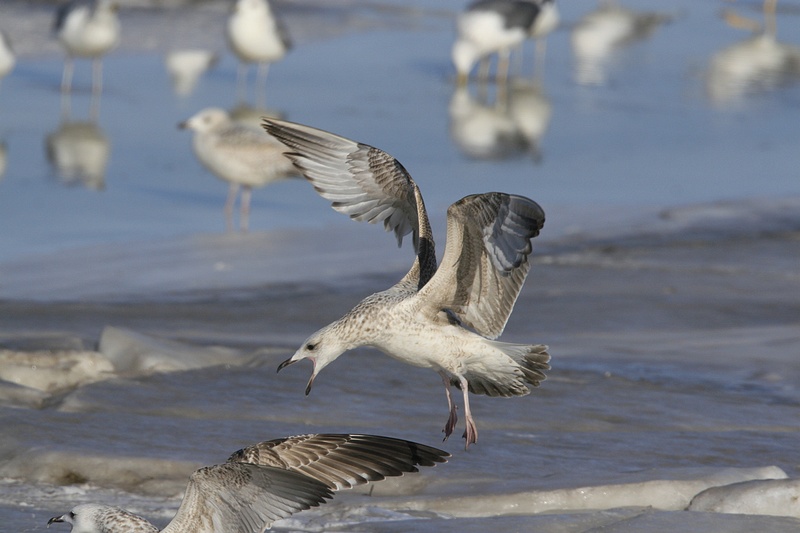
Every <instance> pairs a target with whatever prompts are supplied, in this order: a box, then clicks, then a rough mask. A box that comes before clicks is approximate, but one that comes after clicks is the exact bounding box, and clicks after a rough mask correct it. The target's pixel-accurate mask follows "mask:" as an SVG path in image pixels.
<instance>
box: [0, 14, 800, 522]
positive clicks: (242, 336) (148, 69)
mask: <svg viewBox="0 0 800 533" xmlns="http://www.w3.org/2000/svg"><path fill="white" fill-rule="evenodd" d="M121 4H122V6H121V10H120V17H121V19H122V24H123V42H122V45H121V47H120V48H119V49H118V50H116V51H114V52H112V53H111V54H109V55H108V56H107V57H106V59H105V84H104V91H103V94H102V97H101V99H100V101H99V108H98V109H99V113H98V114H97V117H96V120H92V119H91V116H90V106H91V95H90V90H89V81H88V80H89V71H88V66H86V65H84V64H80V63H79V65H78V69H77V72H76V78H75V82H74V86H75V92H74V94H73V95H72V97H71V99H70V100H69V102H68V103H69V104H70V107H69V109H67V108H66V107H65V104H66V103H65V102H62V101H61V98H60V95H59V91H58V88H59V84H60V77H61V67H62V57H61V52H60V50H59V48H58V46H57V43H55V41H54V40H53V39H52V37H51V36H50V35H49V33H48V31H49V27H50V23H51V18H52V7H51V6H49V5H48V4H47V3H37V2H16V1H8V2H5V1H4V2H3V3H2V5H0V27H1V28H2V29H3V30H5V31H7V32H8V33H9V34H10V36H11V38H12V40H13V42H14V45H15V50H16V51H17V53H18V54H19V58H18V63H17V66H16V68H15V70H14V71H13V72H12V73H11V74H10V75H9V76H7V77H6V78H4V79H3V80H2V85H0V141H2V144H3V145H4V148H5V150H4V151H2V154H4V156H5V160H4V165H0V169H4V174H3V178H2V181H0V221H2V230H3V231H1V232H0V417H2V427H3V431H2V432H0V520H2V523H3V529H4V530H9V531H40V530H43V529H44V528H45V524H46V522H47V519H48V518H50V517H51V516H55V515H60V514H62V513H64V512H65V511H66V510H68V509H69V508H71V507H72V506H74V505H76V504H78V503H84V502H89V501H96V502H102V503H110V504H114V505H120V506H122V507H125V508H128V509H131V510H132V511H135V512H139V513H142V514H144V515H146V516H147V517H148V518H151V519H152V520H153V521H154V522H156V523H159V524H166V523H167V522H168V521H169V519H170V518H171V516H172V514H173V513H174V511H175V509H176V508H177V505H178V504H179V501H180V494H181V491H182V490H183V487H184V486H185V482H186V479H187V477H188V476H189V474H190V473H191V472H192V471H193V469H195V468H197V467H199V466H201V465H205V464H213V463H215V462H219V461H223V460H224V459H225V458H226V457H227V456H228V455H229V454H230V453H231V452H233V451H234V450H236V449H238V448H240V447H242V446H243V445H246V444H251V443H254V442H257V441H260V440H265V439H271V438H276V437H280V436H284V435H289V434H296V433H303V432H320V431H337V432H370V433H378V434H387V435H393V436H398V437H402V438H408V439H414V440H418V441H420V442H424V443H427V444H432V445H436V444H437V443H439V439H440V437H441V434H440V433H439V431H440V429H441V423H442V421H443V419H444V417H445V416H446V404H445V399H444V395H443V394H442V391H441V385H440V382H439V378H438V377H437V376H436V375H435V374H434V373H432V372H429V371H428V372H426V371H423V370H420V369H416V368H412V367H408V366H404V365H401V364H399V363H397V362H395V361H393V360H391V359H389V358H388V357H385V356H383V355H381V354H377V353H375V352H373V351H371V350H367V349H363V350H356V351H354V352H353V353H351V354H348V355H346V356H344V357H343V358H342V359H341V361H337V363H336V364H333V365H331V366H330V367H329V368H327V369H326V370H325V372H323V373H322V375H321V376H320V377H319V378H318V379H317V381H316V382H315V387H314V391H313V392H312V393H311V395H310V396H308V397H304V396H303V389H304V386H305V383H306V380H307V378H308V373H309V372H310V368H309V367H307V366H303V365H296V366H293V367H291V368H290V369H287V370H285V371H284V372H282V373H281V374H280V375H276V374H275V368H276V366H277V364H278V363H279V362H280V361H282V360H283V359H285V358H286V357H287V356H288V355H289V354H290V353H292V352H293V351H294V349H295V348H296V347H297V345H298V344H299V343H300V342H302V341H303V339H304V338H305V337H306V336H307V335H308V334H309V333H310V332H311V331H314V330H316V329H318V328H319V327H320V326H321V325H324V324H326V323H328V322H329V321H331V320H333V319H335V318H337V317H338V316H340V315H341V314H342V313H343V312H345V311H346V310H348V309H349V308H350V307H351V306H352V305H354V304H355V303H356V302H357V301H358V300H360V299H361V298H362V297H364V296H365V295H367V294H369V293H371V292H374V291H376V290H380V289H383V288H385V287H387V286H388V285H390V284H392V283H393V282H395V281H396V280H397V279H398V278H399V277H400V276H401V275H402V274H403V273H404V271H405V269H406V268H407V267H408V266H409V265H410V262H411V252H410V249H409V248H408V247H407V246H406V247H404V248H402V249H399V250H398V249H396V247H395V246H394V241H393V238H392V237H390V236H389V235H385V234H384V233H383V231H382V229H381V228H376V227H370V226H367V225H360V224H355V223H352V222H349V221H347V220H346V219H344V217H342V216H341V215H339V214H338V213H335V212H334V211H333V210H331V209H330V208H329V206H328V205H327V204H326V202H325V201H323V200H321V199H320V198H318V197H317V196H316V194H315V193H314V192H313V191H312V190H311V189H310V187H308V185H307V184H306V183H304V182H303V181H300V180H297V181H288V182H283V183H279V184H277V185H273V186H270V187H268V188H264V189H258V190H256V191H255V192H254V195H253V210H252V214H251V229H252V231H251V233H249V234H246V235H244V234H226V233H224V227H225V226H224V218H223V213H222V204H223V202H224V196H225V193H226V186H225V184H223V183H222V182H220V181H218V180H216V179H215V178H213V177H212V176H211V175H210V174H209V173H208V172H206V171H205V170H204V169H203V168H202V167H201V166H200V164H199V163H198V162H197V161H196V159H195V158H194V155H193V154H192V151H191V147H190V138H189V134H188V133H187V132H185V131H179V130H178V129H177V127H176V125H177V124H178V123H179V122H180V121H181V120H184V119H186V118H187V117H189V116H191V115H192V114H194V113H195V112H196V111H198V110H199V109H201V108H204V107H208V106H219V107H224V108H226V109H229V110H232V111H236V112H237V113H238V114H239V115H242V116H243V115H248V116H250V117H256V118H255V120H257V117H258V116H260V115H261V114H264V113H266V112H268V113H272V114H280V115H282V116H284V117H286V118H288V119H290V120H295V121H298V122H305V123H308V124H311V125H314V126H318V127H322V128H324V129H328V130H331V131H334V132H337V133H340V134H343V135H346V136H348V137H351V138H354V139H357V140H360V141H364V142H367V143H370V144H373V145H375V146H378V147H380V148H383V149H385V150H387V151H389V152H390V153H392V154H393V155H395V156H396V157H398V158H399V159H400V161H401V162H402V163H403V164H404V165H405V166H406V168H407V169H408V170H409V171H410V172H411V173H412V175H413V176H414V178H415V180H416V181H417V183H418V184H419V185H420V187H421V189H422V191H423V194H424V195H425V198H426V203H427V205H428V209H429V211H430V212H431V213H432V217H433V224H434V225H435V230H437V231H438V234H439V235H441V237H440V239H439V241H440V242H439V247H440V249H439V251H440V253H441V252H442V250H443V247H444V236H443V230H444V212H445V210H446V208H447V206H448V205H449V204H450V203H452V202H453V201H455V200H458V199H459V198H461V197H462V196H464V195H467V194H471V193H475V192H482V191H487V190H502V191H507V192H513V193H517V194H524V195H527V196H530V197H531V198H534V199H535V200H537V201H538V202H539V203H541V204H542V206H543V207H544V209H545V211H546V212H547V214H548V220H547V224H546V226H545V228H544V230H543V232H542V235H541V236H540V237H538V238H537V240H536V242H535V243H534V245H535V252H534V267H533V270H532V272H531V275H530V277H529V279H528V282H527V284H526V286H525V289H524V290H523V293H522V295H521V297H520V300H519V301H518V303H517V306H516V309H515V312H514V314H513V315H512V317H511V320H510V322H509V324H508V327H507V328H506V332H505V333H504V337H503V338H504V339H505V340H509V341H534V342H543V343H546V344H548V345H549V346H550V350H551V353H552V355H553V361H552V365H553V369H552V371H551V372H550V373H549V376H548V380H547V381H545V382H544V383H543V384H542V386H541V387H540V388H539V389H538V390H535V391H534V392H533V393H532V394H531V395H530V396H528V397H525V398H514V399H496V398H486V397H476V398H475V399H474V403H473V409H474V415H475V417H476V418H477V420H478V423H479V424H480V427H481V433H480V439H479V443H478V444H477V445H476V446H474V447H473V448H471V449H470V451H469V452H465V451H464V450H463V444H462V443H460V442H459V439H457V438H452V439H451V440H450V441H448V442H446V443H444V444H441V446H442V447H444V448H445V449H447V450H449V451H450V452H451V453H453V457H452V459H451V460H450V462H449V463H447V464H444V465H439V466H437V467H436V468H435V469H430V470H426V471H424V472H422V473H420V474H418V475H414V476H406V477H404V478H402V479H399V480H397V479H395V480H390V481H389V482H384V483H379V484H376V485H374V490H373V491H372V492H369V490H361V491H352V492H350V493H340V494H338V495H337V497H336V499H335V500H334V501H333V502H332V503H331V504H329V505H326V506H324V507H322V508H320V509H318V510H314V511H310V512H304V513H301V514H298V515H296V516H294V517H292V518H291V519H289V520H286V521H283V522H281V523H279V524H277V525H276V527H275V529H276V530H295V531H322V530H326V531H385V532H392V531H409V530H414V531H467V532H471V531H475V532H478V531H486V530H488V529H490V528H491V529H495V530H503V531H542V532H584V531H590V530H597V529H601V528H602V529H603V530H605V531H614V532H619V533H621V532H628V531H636V532H642V531H644V532H649V531H653V532H657V531H704V532H738V531H741V532H745V531H747V532H750V531H754V530H758V531H764V532H773V531H775V532H779V531H780V532H782V531H795V530H797V529H798V526H800V504H798V502H797V491H798V489H797V483H798V481H797V480H798V478H799V474H800V468H799V465H800V463H798V459H797V442H798V436H799V435H798V432H799V429H798V414H799V410H800V389H799V388H798V383H800V366H798V364H797V358H798V355H800V266H798V258H799V257H800V179H798V170H797V169H798V163H799V162H800V160H798V155H797V154H798V151H797V148H798V141H800V130H799V129H798V127H797V123H798V122H797V116H798V110H799V109H800V92H798V91H799V90H800V89H798V71H800V61H797V60H796V58H797V57H798V52H797V50H798V47H800V32H798V28H800V17H799V16H798V6H797V5H796V4H795V3H793V2H789V1H786V2H783V1H782V2H779V4H778V14H777V20H776V22H777V24H776V32H775V33H774V36H771V34H770V35H767V37H758V38H756V37H753V36H752V35H751V34H750V33H749V32H747V31H744V30H742V29H736V28H733V27H731V26H730V25H728V24H726V23H725V22H724V21H723V20H722V19H721V18H720V11H721V10H722V9H724V8H728V9H731V8H732V9H735V10H736V13H737V15H738V16H739V17H740V18H747V19H750V20H751V21H752V22H753V23H756V24H760V25H762V26H764V27H768V26H769V24H765V22H764V19H763V17H762V14H761V12H760V6H759V5H757V3H756V2H749V3H733V4H730V3H725V2H703V3H698V2H692V1H690V0H680V1H678V2H672V3H670V4H669V6H666V5H665V4H664V3H663V2H655V1H653V2H650V1H644V0H643V1H640V2H635V3H634V2H630V3H628V4H629V8H630V9H635V10H636V13H634V14H633V16H635V17H639V19H637V20H640V21H641V20H647V21H649V22H650V24H651V25H650V26H649V31H648V32H646V34H644V35H636V36H631V37H630V38H629V39H627V40H623V41H621V42H616V41H613V40H612V41H608V40H606V41H605V42H604V41H602V39H605V38H608V35H605V37H604V34H603V33H602V31H600V30H598V28H600V29H602V24H607V23H608V22H607V20H606V22H603V18H602V16H605V15H607V14H604V13H603V12H602V10H601V11H600V12H598V13H596V14H595V15H594V17H595V18H594V19H593V20H595V24H597V26H595V27H594V30H593V31H595V33H588V34H583V35H580V34H579V32H581V31H587V27H588V26H587V22H586V20H587V19H586V16H587V15H588V14H589V13H590V12H593V11H595V10H597V9H599V8H598V6H599V4H596V3H595V2H593V1H588V0H580V1H574V2H561V3H560V4H559V6H560V10H561V14H562V21H563V24H562V26H561V28H560V29H559V30H558V31H557V32H555V33H554V34H553V35H551V36H550V37H549V39H548V45H547V56H546V67H545V69H544V72H543V73H540V74H541V76H540V78H539V83H538V84H534V83H533V82H532V81H531V80H532V79H533V76H532V73H531V70H532V68H531V67H532V64H533V58H534V54H533V46H532V44H529V45H528V46H527V47H526V48H525V50H524V54H523V58H522V64H521V69H522V73H523V76H522V78H520V79H517V80H516V81H515V82H514V84H513V85H512V86H511V87H509V88H508V91H507V96H508V100H507V101H504V100H503V91H502V90H498V89H497V88H496V87H495V86H489V87H488V89H487V90H486V95H482V94H481V91H480V90H479V88H478V85H479V84H478V83H476V82H475V81H473V84H472V86H471V87H470V90H469V91H467V92H461V93H456V92H455V90H454V79H453V78H454V76H453V70H452V66H451V64H450V60H449V50H450V45H451V43H452V39H453V17H454V15H455V13H456V12H457V11H458V10H459V9H460V8H461V7H462V2H454V1H447V2H434V1H432V0H419V1H416V2H393V1H389V0H387V1H386V2H363V3H362V2H324V3H323V2H300V1H288V0H287V1H283V2H278V1H276V5H277V7H278V9H279V11H281V12H282V13H283V14H284V15H285V18H286V22H287V25H288V27H289V30H290V31H291V33H292V35H293V37H294V39H295V42H296V47H295V49H294V50H292V51H291V52H290V54H289V55H288V56H287V57H286V59H285V60H283V61H282V62H280V63H278V64H275V65H274V66H273V67H272V68H271V69H270V74H269V79H268V86H267V98H266V100H267V107H268V109H267V110H263V109H262V110H259V109H252V108H250V109H248V108H247V106H243V105H242V104H241V103H239V102H237V101H236V98H235V94H236V91H235V69H236V62H235V61H234V59H233V57H232V56H231V55H230V54H229V53H228V52H227V51H226V49H225V45H224V40H223V34H222V25H223V23H224V19H225V16H226V10H227V7H226V5H225V4H224V3H222V2H204V3H201V4H199V5H197V6H193V7H168V8H156V7H150V6H148V5H146V3H144V2H140V3H134V2H121ZM643 13H649V15H647V16H644V15H643ZM615 16H617V17H620V16H632V14H631V13H630V12H628V11H626V12H617V13H616V14H615ZM615 20H620V19H619V18H618V19H615ZM597 21H600V22H597ZM615 24H618V23H615ZM617 28H619V26H617ZM617 31H618V30H617ZM592 39H594V41H592ZM598 39H600V40H598ZM587 40H589V42H592V43H594V44H593V45H592V47H590V48H589V50H588V52H587V50H585V49H582V48H580V46H579V44H580V43H582V42H586V41H587ZM186 50H194V52H192V53H189V54H186V53H183V57H184V58H186V57H192V58H194V59H193V61H197V62H198V64H199V65H200V66H199V67H197V64H195V65H194V67H195V68H199V70H195V71H191V69H192V67H193V65H192V64H189V65H188V66H187V67H186V68H188V69H189V70H190V72H189V75H190V76H194V77H192V78H190V79H186V80H184V81H183V84H182V85H180V86H179V87H177V89H175V90H173V87H172V84H171V78H170V74H169V73H168V72H167V68H166V65H167V57H168V55H169V54H171V53H173V52H176V51H178V52H182V51H186ZM601 52H602V53H601ZM209 53H217V55H218V62H217V63H216V64H215V65H214V66H212V67H211V68H210V69H209V70H203V69H202V67H204V65H205V63H204V62H205V61H207V60H208V58H209V56H210V54H209ZM176 57H177V58H180V57H181V54H178V55H177V56H175V55H171V56H170V58H171V59H170V61H174V60H175V58H176ZM484 96H485V98H484ZM251 98H252V94H251ZM67 111H69V117H67V116H66V115H67ZM76 147H82V148H81V149H80V150H79V149H78V148H76ZM48 154H49V158H48ZM687 509H690V510H687Z"/></svg>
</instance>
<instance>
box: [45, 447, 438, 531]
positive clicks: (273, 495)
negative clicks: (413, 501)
mask: <svg viewBox="0 0 800 533" xmlns="http://www.w3.org/2000/svg"><path fill="white" fill-rule="evenodd" d="M449 455H450V454H448V453H447V452H445V451H442V450H438V449H436V448H432V447H430V446H425V445H422V444H417V443H415V442H411V441H405V440H401V439H393V438H390V437H381V436H376V435H349V434H317V435H299V436H295V437H286V438H282V439H276V440H272V441H265V442H260V443H258V444H254V445H252V446H248V447H246V448H243V449H241V450H239V451H237V452H235V453H234V454H233V455H231V457H230V458H229V459H228V462H226V463H224V464H219V465H214V466H207V467H203V468H201V469H199V470H197V471H196V472H195V473H194V474H192V476H191V477H190V478H189V484H188V485H187V487H186V493H185V494H184V497H183V501H182V502H181V505H180V507H179V508H178V512H177V513H176V514H175V517H174V518H173V519H172V521H171V522H170V523H169V524H168V525H167V527H165V528H164V529H163V530H162V532H163V533H218V532H219V531H225V532H226V533H253V532H262V531H264V530H265V529H267V528H269V527H270V526H271V525H272V523H273V522H274V521H275V520H279V519H281V518H286V517H288V516H290V515H292V514H294V513H296V512H298V511H303V510H305V509H309V508H311V507H316V506H318V505H320V504H322V503H325V501H326V500H328V499H330V498H332V497H333V491H335V490H339V489H343V488H351V487H354V486H356V485H363V484H365V483H369V482H371V481H379V480H382V479H384V478H386V477H392V476H402V475H403V474H404V473H406V472H417V468H416V467H417V466H434V465H435V464H436V463H442V462H446V461H447V459H446V458H447V457H449ZM55 522H67V523H69V524H70V525H71V526H72V528H73V531H75V532H80V533H157V532H158V528H157V527H155V526H154V525H152V524H150V523H149V522H148V521H147V520H145V519H144V518H142V517H139V516H136V515H135V514H132V513H130V512H128V511H125V510H123V509H119V508H116V507H109V506H107V505H97V504H83V505H78V506H76V507H75V508H73V509H72V511H70V512H69V513H67V514H65V515H62V516H56V517H53V518H51V519H50V521H49V522H48V523H47V525H48V526H49V525H50V524H53V523H55Z"/></svg>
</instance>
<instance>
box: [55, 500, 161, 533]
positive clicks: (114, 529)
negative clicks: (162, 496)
mask: <svg viewBox="0 0 800 533" xmlns="http://www.w3.org/2000/svg"><path fill="white" fill-rule="evenodd" d="M55 522H65V523H67V524H70V525H71V526H72V533H158V528H156V527H155V526H154V525H153V524H151V523H150V522H148V521H147V520H145V519H144V518H141V517H139V516H136V515H135V514H133V513H129V512H128V511H126V510H124V509H120V508H118V507H110V506H108V505H99V504H94V503H85V504H82V505H76V506H75V507H73V508H72V510H71V511H70V512H68V513H67V514H64V515H61V516H54V517H53V518H51V519H50V520H48V521H47V527H50V524H53V523H55Z"/></svg>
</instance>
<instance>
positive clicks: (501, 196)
mask: <svg viewBox="0 0 800 533" xmlns="http://www.w3.org/2000/svg"><path fill="white" fill-rule="evenodd" d="M264 126H265V128H266V129H267V131H268V132H269V133H270V134H272V135H273V136H274V137H275V138H276V139H278V140H279V141H281V142H282V143H284V144H285V145H286V146H287V147H288V148H289V152H287V153H286V155H287V156H288V157H289V158H290V159H291V160H292V161H294V164H295V165H296V166H297V168H298V169H299V170H300V172H301V173H302V174H303V176H304V177H305V178H306V179H308V180H309V181H310V182H311V183H312V185H313V186H314V189H315V190H316V191H317V192H318V193H319V194H320V195H321V196H322V197H323V198H326V199H327V200H329V201H331V203H332V206H333V208H334V209H336V210H337V211H339V212H341V213H344V214H346V215H348V216H350V217H351V218H353V219H355V220H359V221H367V222H371V223H377V222H383V225H384V227H385V228H386V230H387V231H392V232H394V234H395V236H396V238H397V241H398V244H402V240H403V237H404V236H405V235H407V234H409V233H412V234H413V238H414V247H415V251H416V258H415V260H414V263H413V264H412V266H411V269H410V270H409V271H408V273H407V274H406V275H405V276H404V277H403V279H401V280H400V281H399V282H398V283H397V284H395V285H394V286H393V287H391V288H389V289H387V290H385V291H382V292H378V293H376V294H373V295H370V296H368V297H366V298H365V299H364V300H362V301H361V302H360V303H359V304H357V305H356V306H355V307H354V308H353V309H352V310H351V311H349V312H348V313H347V314H345V315H344V316H343V317H342V318H340V319H339V320H337V321H335V322H333V323H331V324H329V325H328V326H325V327H324V328H322V329H321V330H319V331H317V332H316V333H314V334H313V335H311V336H310V337H309V338H308V339H307V340H306V342H305V343H303V346H302V347H301V348H300V349H299V350H297V352H296V353H295V354H294V355H293V356H292V357H291V358H289V359H287V360H286V361H284V362H283V363H282V364H281V365H280V366H279V367H278V370H280V369H282V368H284V367H286V366H287V365H289V364H292V363H294V362H296V361H299V360H302V359H310V360H311V361H313V363H314V370H313V372H312V375H311V378H310V379H309V381H308V385H307V386H306V394H308V393H309V392H310V390H311V386H312V385H313V383H314V379H315V378H316V376H317V375H318V374H319V372H320V371H321V370H322V369H323V368H324V367H325V366H327V365H328V364H330V363H331V362H332V361H333V360H335V359H336V358H337V357H339V355H341V354H342V353H343V352H345V351H347V350H350V349H353V348H356V347H358V346H372V347H375V348H378V349H379V350H381V351H383V352H384V353H386V354H388V355H390V356H391V357H394V358H395V359H398V360H400V361H403V362H405V363H408V364H411V365H414V366H419V367H423V368H432V369H434V370H436V372H438V373H439V375H440V376H441V378H442V382H443V383H444V384H445V390H446V393H447V403H448V408H449V415H448V420H447V423H446V425H445V428H444V433H445V439H446V438H447V437H448V436H449V435H450V434H451V433H452V432H453V429H454V427H455V424H456V421H457V416H456V407H455V404H453V402H452V398H451V396H450V385H455V386H457V387H459V388H460V389H461V390H462V391H463V394H464V413H465V418H466V430H465V432H464V437H465V438H466V445H467V446H469V445H470V444H471V443H473V442H476V441H477V428H476V426H475V422H474V420H473V419H472V415H471V413H470V409H469V397H468V392H469V391H471V392H474V393H477V394H486V395H489V396H522V395H525V394H528V393H529V392H530V391H529V389H528V385H533V386H537V385H539V383H540V382H541V381H542V380H543V379H544V378H545V375H544V371H545V370H547V369H549V368H550V367H549V365H548V361H549V359H550V356H549V354H548V353H547V347H546V346H544V345H541V344H533V345H526V344H509V343H501V342H497V341H494V340H493V339H496V338H497V337H498V336H500V334H501V333H502V332H503V329H504V328H505V325H506V322H508V318H509V316H510V315H511V311H512V310H513V308H514V303H515V302H516V300H517V297H518V295H519V292H520V290H521V289H522V285H523V283H524V282H525V278H526V277H527V274H528V271H529V270H530V263H529V262H528V256H529V255H530V253H531V242H530V241H531V239H532V238H534V237H536V236H537V235H538V234H539V231H540V230H541V228H542V226H543V225H544V211H543V210H542V208H541V207H539V205H538V204H537V203H536V202H534V201H533V200H530V199H528V198H525V197H522V196H515V195H510V194H505V193H499V192H491V193H485V194H476V195H472V196H467V197H465V198H462V199H461V200H459V201H458V202H456V203H454V204H453V205H451V206H450V207H449V209H448V210H447V248H446V249H445V254H444V256H443V257H442V264H441V266H439V267H438V268H437V263H436V251H435V244H434V241H433V232H432V231H431V227H430V222H429V220H428V215H427V212H426V211H425V204H424V202H423V200H422V195H421V193H420V190H419V187H417V184H416V183H414V180H413V179H412V178H411V175H410V174H409V173H408V172H407V171H406V169H405V168H404V167H403V165H401V164H400V162H399V161H397V160H396V159H394V158H393V157H392V156H391V155H389V154H387V153H386V152H383V151H382V150H379V149H377V148H375V147H372V146H369V145H366V144H363V143H357V142H355V141H351V140H349V139H346V138H344V137H340V136H338V135H334V134H332V133H328V132H325V131H322V130H318V129H315V128H311V127H308V126H302V125H299V124H293V123H290V122H285V121H279V120H274V119H265V121H264Z"/></svg>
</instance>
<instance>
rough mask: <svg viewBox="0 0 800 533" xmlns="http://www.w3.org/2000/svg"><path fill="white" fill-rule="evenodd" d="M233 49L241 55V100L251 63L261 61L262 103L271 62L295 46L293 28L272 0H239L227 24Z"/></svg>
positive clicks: (259, 93)
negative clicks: (248, 67) (291, 29)
mask: <svg viewBox="0 0 800 533" xmlns="http://www.w3.org/2000/svg"><path fill="white" fill-rule="evenodd" d="M225 36H226V38H227V40H228V45H229V47H230V49H231V51H232V52H233V53H234V54H235V55H236V57H237V58H238V59H239V67H238V69H237V71H236V87H237V92H238V95H239V99H240V100H244V99H246V96H247V65H248V64H250V63H257V64H258V81H257V85H256V91H257V96H258V100H259V101H258V102H257V103H258V104H259V106H260V107H263V106H264V105H265V102H264V99H265V98H266V96H265V91H266V83H267V72H268V71H269V65H270V64H271V63H274V62H276V61H279V60H281V59H283V56H285V55H286V52H288V51H289V50H290V49H291V48H292V42H291V39H290V38H289V32H288V31H287V30H286V26H285V25H284V24H283V21H282V20H281V19H280V17H278V16H277V15H276V14H275V12H274V10H273V8H272V6H271V5H270V3H269V1H268V0H236V2H235V3H234V6H233V12H232V13H231V15H230V17H229V18H228V23H227V26H226V27H225Z"/></svg>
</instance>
